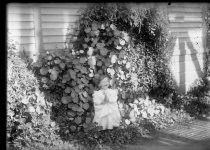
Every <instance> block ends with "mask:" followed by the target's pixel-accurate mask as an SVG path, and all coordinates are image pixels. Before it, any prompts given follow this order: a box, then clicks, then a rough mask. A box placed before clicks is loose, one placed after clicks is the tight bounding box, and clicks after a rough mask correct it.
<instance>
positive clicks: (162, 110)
mask: <svg viewBox="0 0 210 150" xmlns="http://www.w3.org/2000/svg"><path fill="white" fill-rule="evenodd" d="M160 108H161V113H162V114H163V113H164V111H165V107H164V106H163V105H161V106H160Z"/></svg>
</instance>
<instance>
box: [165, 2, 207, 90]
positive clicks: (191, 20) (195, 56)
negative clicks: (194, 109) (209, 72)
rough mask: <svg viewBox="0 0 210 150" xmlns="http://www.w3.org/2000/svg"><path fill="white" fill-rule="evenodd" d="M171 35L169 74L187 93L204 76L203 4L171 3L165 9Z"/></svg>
mask: <svg viewBox="0 0 210 150" xmlns="http://www.w3.org/2000/svg"><path fill="white" fill-rule="evenodd" d="M168 16H169V22H170V32H171V33H172V35H174V36H176V40H175V43H174V44H175V46H174V49H173V56H172V58H171V71H172V72H173V74H174V77H175V80H176V81H177V83H178V86H179V87H180V89H183V90H182V91H183V92H186V91H187V90H188V89H189V87H190V85H191V84H192V83H193V82H194V81H195V80H196V79H197V78H199V77H200V76H202V75H203V64H204V60H203V56H204V55H205V51H206V47H205V43H204V42H203V38H204V36H205V35H204V30H203V4H198V3H197V4H196V3H195V4H193V3H172V4H171V6H168Z"/></svg>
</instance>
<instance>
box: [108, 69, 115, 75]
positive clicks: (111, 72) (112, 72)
mask: <svg viewBox="0 0 210 150" xmlns="http://www.w3.org/2000/svg"><path fill="white" fill-rule="evenodd" d="M107 72H108V73H110V74H111V76H113V75H114V74H115V71H114V69H111V68H107Z"/></svg>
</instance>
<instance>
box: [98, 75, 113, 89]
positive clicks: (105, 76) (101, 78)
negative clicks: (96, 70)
mask: <svg viewBox="0 0 210 150" xmlns="http://www.w3.org/2000/svg"><path fill="white" fill-rule="evenodd" d="M105 78H108V80H109V81H110V77H109V76H108V75H102V76H100V77H99V80H98V86H99V87H100V83H101V81H102V80H103V79H105Z"/></svg>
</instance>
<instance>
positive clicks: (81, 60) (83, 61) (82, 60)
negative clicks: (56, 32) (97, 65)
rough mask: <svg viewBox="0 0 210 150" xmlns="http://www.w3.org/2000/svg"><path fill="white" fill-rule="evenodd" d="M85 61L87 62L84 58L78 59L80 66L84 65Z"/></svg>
mask: <svg viewBox="0 0 210 150" xmlns="http://www.w3.org/2000/svg"><path fill="white" fill-rule="evenodd" d="M86 61H87V58H85V57H81V58H80V59H79V62H80V63H82V64H84V63H85V62H86Z"/></svg>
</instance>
